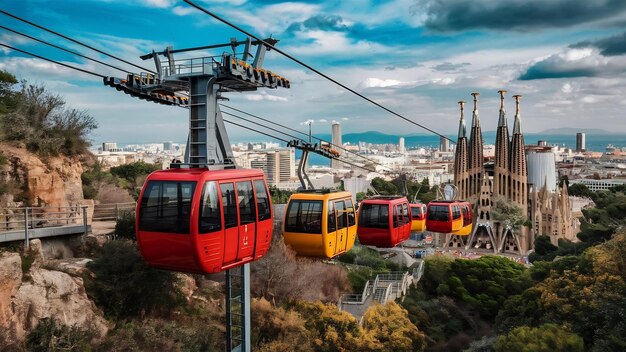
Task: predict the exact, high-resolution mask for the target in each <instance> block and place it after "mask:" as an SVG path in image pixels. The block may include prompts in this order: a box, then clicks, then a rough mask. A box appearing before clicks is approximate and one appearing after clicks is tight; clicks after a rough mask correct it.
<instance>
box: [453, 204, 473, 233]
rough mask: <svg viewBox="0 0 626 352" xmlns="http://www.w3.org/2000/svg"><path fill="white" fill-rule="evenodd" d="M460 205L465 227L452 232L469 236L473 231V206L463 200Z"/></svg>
mask: <svg viewBox="0 0 626 352" xmlns="http://www.w3.org/2000/svg"><path fill="white" fill-rule="evenodd" d="M459 206H460V207H461V213H462V216H463V227H461V229H460V230H458V231H452V232H451V233H452V234H453V235H459V236H469V235H470V234H471V233H472V222H473V220H474V219H473V218H472V206H471V205H470V203H469V202H461V203H460V205H459Z"/></svg>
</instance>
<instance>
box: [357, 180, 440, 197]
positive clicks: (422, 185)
mask: <svg viewBox="0 0 626 352" xmlns="http://www.w3.org/2000/svg"><path fill="white" fill-rule="evenodd" d="M405 186H406V187H405ZM372 187H373V188H374V189H375V190H376V191H377V192H378V193H379V194H381V195H397V194H399V195H406V196H407V198H408V199H409V200H410V201H413V197H415V195H416V194H417V199H418V200H419V201H421V202H422V203H428V202H430V201H432V200H435V199H437V189H438V188H437V186H436V185H435V186H433V187H430V184H429V183H428V179H427V178H425V179H423V180H422V182H416V181H414V180H410V179H406V178H405V177H397V178H395V179H394V180H392V181H385V180H384V179H382V178H380V177H375V178H374V179H373V180H372ZM366 195H371V193H370V192H368V193H367V194H366ZM363 196H365V195H361V197H363ZM357 198H359V195H357ZM358 200H359V199H357V201H358Z"/></svg>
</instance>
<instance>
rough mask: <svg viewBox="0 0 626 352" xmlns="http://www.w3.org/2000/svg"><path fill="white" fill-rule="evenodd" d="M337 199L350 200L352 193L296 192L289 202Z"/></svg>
mask: <svg viewBox="0 0 626 352" xmlns="http://www.w3.org/2000/svg"><path fill="white" fill-rule="evenodd" d="M339 198H352V193H350V192H346V191H339V192H328V193H323V192H298V193H294V194H293V195H291V198H290V200H296V199H303V200H324V201H326V200H333V199H339Z"/></svg>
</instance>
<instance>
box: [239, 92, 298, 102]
mask: <svg viewBox="0 0 626 352" xmlns="http://www.w3.org/2000/svg"><path fill="white" fill-rule="evenodd" d="M244 97H245V99H246V100H250V101H262V100H267V101H283V102H285V101H289V99H287V98H285V97H281V96H278V95H271V94H267V92H265V91H262V92H261V93H260V94H246V95H245V96H244Z"/></svg>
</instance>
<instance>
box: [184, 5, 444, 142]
mask: <svg viewBox="0 0 626 352" xmlns="http://www.w3.org/2000/svg"><path fill="white" fill-rule="evenodd" d="M184 1H185V2H186V3H187V4H189V5H190V6H192V7H195V8H196V9H198V10H200V11H202V12H204V13H205V14H207V15H209V16H211V17H213V18H215V19H216V20H218V21H220V22H222V23H224V24H226V25H228V26H230V27H232V28H234V29H236V30H238V31H239V32H241V33H243V34H245V35H247V36H248V37H250V38H254V39H256V40H257V41H259V42H260V43H262V44H263V45H265V46H266V47H268V48H270V49H272V50H275V51H276V52H277V53H279V54H281V55H283V56H285V57H286V58H288V59H290V60H292V61H294V62H296V63H298V64H300V65H301V66H304V67H306V68H307V69H309V70H311V71H313V72H315V73H317V74H318V75H319V76H321V77H323V78H325V79H327V80H329V81H331V82H333V83H334V84H336V85H338V86H340V87H341V88H343V89H345V90H347V91H349V92H350V93H352V94H354V95H356V96H358V97H360V98H362V99H364V100H366V101H368V102H370V103H371V104H374V105H376V106H378V107H379V108H381V109H383V110H385V111H387V112H388V113H390V114H392V115H395V116H397V117H399V118H401V119H402V120H404V121H406V122H409V123H411V124H413V125H415V126H418V127H420V128H423V129H425V130H426V131H428V132H431V133H433V134H436V135H437V136H439V137H441V138H445V139H447V140H449V141H450V142H452V143H454V141H453V140H452V139H450V138H448V137H446V136H445V135H443V134H441V133H438V132H436V131H434V130H432V129H430V128H428V127H426V126H424V125H422V124H420V123H417V122H415V121H413V120H411V119H409V118H407V117H405V116H403V115H401V114H400V113H397V112H395V111H393V110H391V109H389V108H388V107H386V106H384V105H382V104H380V103H378V102H376V101H374V100H372V99H371V98H368V97H367V96H365V95H363V94H361V93H359V92H357V91H356V90H354V89H352V88H350V87H348V86H346V85H345V84H343V83H341V82H339V81H337V80H336V79H334V78H332V77H330V76H328V75H326V74H325V73H322V72H321V71H319V70H317V69H316V68H314V67H313V66H311V65H309V64H306V63H304V62H303V61H301V60H299V59H297V58H296V57H294V56H291V55H290V54H288V53H286V52H284V51H282V50H281V49H278V48H276V47H275V46H273V45H272V44H270V43H268V42H266V41H264V40H263V39H261V38H260V37H258V36H256V35H254V34H252V33H250V32H248V31H246V30H245V29H243V28H241V27H239V26H237V25H236V24H233V23H231V22H229V21H228V20H226V19H224V18H222V17H220V16H218V15H216V14H214V13H213V12H211V11H209V10H207V9H205V8H203V7H201V6H200V5H197V4H196V3H194V2H193V1H191V0H184Z"/></svg>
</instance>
